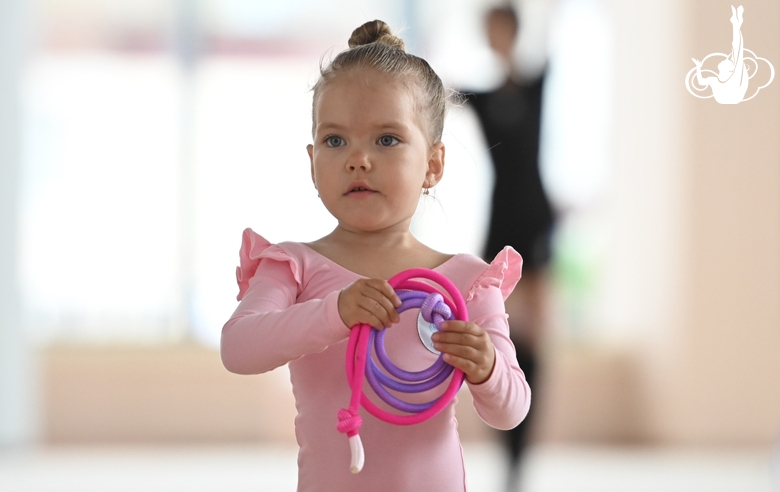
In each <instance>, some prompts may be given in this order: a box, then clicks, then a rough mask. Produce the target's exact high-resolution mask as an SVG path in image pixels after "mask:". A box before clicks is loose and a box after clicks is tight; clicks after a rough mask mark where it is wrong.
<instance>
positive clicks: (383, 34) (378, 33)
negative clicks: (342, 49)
mask: <svg viewBox="0 0 780 492" xmlns="http://www.w3.org/2000/svg"><path fill="white" fill-rule="evenodd" d="M370 43H384V44H387V45H390V46H392V47H393V48H398V49H399V50H401V51H403V50H404V42H403V41H402V40H401V38H399V37H396V36H394V35H393V33H392V31H390V26H388V25H387V24H386V23H385V22H383V21H381V20H373V21H371V22H366V23H365V24H363V25H362V26H360V27H358V28H357V29H355V30H354V31H352V35H351V36H350V37H349V41H348V44H349V47H350V48H356V47H358V46H363V45H364V44H370Z"/></svg>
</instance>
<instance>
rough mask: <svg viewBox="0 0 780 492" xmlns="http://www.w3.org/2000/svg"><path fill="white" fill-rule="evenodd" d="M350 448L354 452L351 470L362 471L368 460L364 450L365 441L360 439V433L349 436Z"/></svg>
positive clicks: (350, 465) (353, 471) (354, 471)
mask: <svg viewBox="0 0 780 492" xmlns="http://www.w3.org/2000/svg"><path fill="white" fill-rule="evenodd" d="M349 450H350V452H351V454H352V461H351V462H350V464H349V471H351V472H352V473H353V474H355V473H360V470H362V469H363V465H364V464H365V462H366V455H365V452H364V451H363V441H361V440H360V435H359V434H355V435H354V436H352V437H350V438H349Z"/></svg>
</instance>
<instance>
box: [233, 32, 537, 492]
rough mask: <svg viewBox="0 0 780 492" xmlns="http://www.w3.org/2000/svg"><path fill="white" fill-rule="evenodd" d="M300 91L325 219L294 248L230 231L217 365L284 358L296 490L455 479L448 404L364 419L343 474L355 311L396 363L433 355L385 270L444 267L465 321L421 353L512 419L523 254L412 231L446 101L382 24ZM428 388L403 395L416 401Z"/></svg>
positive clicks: (524, 387) (269, 364)
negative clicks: (239, 237)
mask: <svg viewBox="0 0 780 492" xmlns="http://www.w3.org/2000/svg"><path fill="white" fill-rule="evenodd" d="M313 93H314V102H313V109H312V120H313V125H312V133H313V144H311V145H309V146H308V149H307V150H308V153H309V157H310V160H311V176H312V181H313V182H314V187H315V188H316V189H317V192H318V193H319V196H320V198H321V200H322V202H323V204H324V205H325V207H326V208H327V209H328V211H329V212H330V213H331V214H332V215H333V216H334V217H335V218H336V219H337V221H338V225H337V227H336V228H335V229H334V230H333V231H332V232H331V233H330V234H328V235H327V236H325V237H323V238H321V239H318V240H316V241H313V242H311V243H305V244H304V243H296V242H283V243H279V244H271V243H270V242H268V241H267V240H265V239H264V238H263V237H261V236H260V235H258V234H256V233H255V232H253V231H252V230H250V229H247V230H246V231H244V235H243V243H242V246H241V250H240V266H239V267H238V269H237V278H238V285H239V294H238V300H239V301H241V302H240V304H239V305H238V308H237V309H236V311H235V313H234V314H233V316H232V317H231V318H230V320H228V322H227V323H226V324H225V326H224V328H223V330H222V343H221V355H222V361H223V363H224V365H225V367H226V368H227V369H228V370H229V371H231V372H235V373H238V374H259V373H263V372H266V371H270V370H272V369H274V368H276V367H279V366H282V365H284V364H288V363H289V369H290V379H291V382H292V387H293V394H294V396H295V402H296V408H297V410H298V415H297V416H296V419H295V434H296V439H297V441H298V445H299V448H300V449H299V453H298V490H299V491H315V490H323V491H336V490H337V491H369V490H370V491H384V490H387V491H393V492H398V491H412V490H414V491H417V490H430V491H462V490H465V488H466V479H465V470H464V464H463V456H462V451H461V446H460V441H459V438H458V432H457V421H456V419H455V409H454V400H453V401H452V402H450V403H449V404H448V405H447V406H446V407H445V409H444V410H443V411H441V412H440V413H439V414H438V415H436V416H435V417H433V418H431V419H429V420H427V421H425V422H423V423H420V424H417V425H412V426H395V425H392V424H388V423H386V422H383V421H381V420H379V419H376V418H374V417H372V416H364V419H363V424H362V427H361V429H360V434H361V435H362V440H363V444H364V446H365V451H366V456H368V457H369V458H368V459H367V460H366V463H365V467H364V468H363V471H362V472H361V473H359V474H352V473H350V470H349V466H348V464H349V462H350V450H349V446H348V445H347V444H346V439H345V438H344V436H343V435H342V434H340V433H339V431H338V430H337V428H336V424H337V421H336V417H335V416H336V415H337V413H338V410H339V409H340V408H342V407H344V406H345V405H346V404H347V402H349V401H350V387H349V384H348V382H347V377H346V373H345V367H344V361H345V356H346V348H347V341H348V338H349V335H350V329H351V327H354V326H356V325H359V324H362V323H365V324H369V325H371V326H373V327H375V328H377V329H384V328H388V329H389V331H388V332H387V336H386V337H385V348H386V350H387V353H388V354H389V356H390V357H391V358H392V359H393V361H394V362H395V363H396V364H397V365H398V366H399V367H402V368H404V369H406V370H408V371H418V370H421V369H424V368H426V367H429V366H431V364H432V363H433V362H434V361H436V360H437V358H438V356H437V355H436V354H435V353H434V352H433V351H432V350H429V349H428V348H426V347H425V345H424V344H423V343H422V342H421V340H420V337H419V335H418V330H417V317H416V316H415V313H413V312H411V311H405V312H402V313H400V314H399V313H398V311H397V308H398V307H399V306H400V305H401V300H400V299H399V297H398V295H397V294H396V292H395V291H394V290H393V289H392V287H391V286H390V285H389V284H388V282H387V280H388V279H390V278H391V277H392V276H394V275H395V274H397V273H399V272H401V271H404V270H407V269H410V268H427V269H431V270H434V271H436V272H438V273H440V274H442V275H444V276H445V277H447V278H448V279H449V280H451V281H452V282H453V283H454V284H455V286H457V288H458V289H459V291H460V293H461V294H462V295H463V298H464V299H465V300H466V306H467V308H468V312H469V321H458V320H453V321H448V322H445V323H443V324H442V326H441V328H442V329H441V331H439V332H437V333H435V334H434V335H433V344H434V349H435V350H436V351H439V352H441V353H442V354H443V356H442V357H443V359H444V361H446V362H447V363H449V364H451V365H452V366H454V367H455V368H457V369H460V370H462V371H463V373H464V375H465V380H466V384H467V386H468V388H469V390H470V392H471V394H472V396H473V400H474V407H475V409H476V411H477V413H478V414H479V415H480V417H481V418H482V419H483V420H484V421H485V422H486V423H487V424H489V425H491V426H493V427H496V428H499V429H509V428H512V427H515V426H516V425H517V424H518V423H520V421H522V420H523V418H524V417H525V415H526V413H527V412H528V408H529V405H530V389H529V387H528V384H527V383H526V381H525V377H524V375H523V372H522V371H521V370H520V368H519V367H518V365H517V361H516V358H515V354H514V347H513V345H512V342H511V341H510V339H509V328H508V324H507V316H506V312H505V308H504V300H505V299H506V298H507V296H508V295H509V294H510V292H511V291H512V290H513V289H514V287H515V284H516V283H517V281H518V280H519V278H520V269H521V266H522V259H521V258H520V255H519V254H518V253H517V252H515V251H514V250H513V249H512V248H511V247H506V248H504V249H503V250H502V251H501V252H500V253H499V254H498V255H497V256H496V257H495V259H494V260H493V261H492V262H491V263H490V264H489V265H488V264H487V263H485V262H484V261H483V260H482V259H480V258H477V257H475V256H472V255H469V254H456V255H447V254H443V253H440V252H438V251H434V250H432V249H431V248H428V247H427V246H425V245H424V244H422V243H420V242H419V241H418V240H417V239H415V237H414V236H413V235H412V234H411V232H410V230H409V226H410V223H411V219H412V215H413V214H414V212H415V210H416V208H417V204H418V202H419V200H420V195H421V194H427V193H428V191H427V190H428V189H429V188H431V187H433V186H435V185H436V184H437V183H438V182H439V181H440V180H441V179H442V176H443V173H444V144H443V143H442V142H441V135H442V130H443V126H444V116H445V109H446V104H447V97H446V95H445V91H444V87H443V84H442V82H441V80H440V79H439V77H438V76H437V75H436V73H435V72H434V71H433V70H432V69H431V67H430V66H429V65H428V63H427V62H425V60H423V59H421V58H419V57H417V56H414V55H411V54H408V53H406V52H405V51H404V44H403V41H401V40H400V39H399V38H397V37H395V36H394V35H393V34H392V33H391V31H390V29H389V28H388V26H387V25H386V24H385V23H384V22H381V21H372V22H368V23H366V24H364V25H362V26H360V27H359V28H357V29H356V30H355V31H354V32H353V33H352V36H351V37H350V39H349V49H347V50H346V51H343V52H341V53H340V54H338V55H337V56H336V58H335V59H334V60H333V61H332V62H331V63H330V64H329V65H328V66H327V67H325V68H324V69H322V70H321V76H320V79H319V81H318V82H317V83H316V84H315V86H314V89H313ZM364 391H365V392H366V393H367V394H368V396H369V397H372V396H374V394H373V392H372V391H371V389H370V388H368V387H367V388H366V389H365V390H364ZM437 391H438V389H437V388H434V389H431V390H428V391H426V392H423V393H420V394H416V395H414V396H413V398H418V399H419V401H430V400H431V399H433V398H435V397H436V396H438V395H437ZM439 393H440V391H439Z"/></svg>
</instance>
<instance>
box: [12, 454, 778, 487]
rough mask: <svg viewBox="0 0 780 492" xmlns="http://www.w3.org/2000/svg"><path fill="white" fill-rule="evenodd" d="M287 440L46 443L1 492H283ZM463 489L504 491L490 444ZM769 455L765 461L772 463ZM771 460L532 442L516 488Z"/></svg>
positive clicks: (734, 474) (683, 474)
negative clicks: (230, 443) (259, 442)
mask: <svg viewBox="0 0 780 492" xmlns="http://www.w3.org/2000/svg"><path fill="white" fill-rule="evenodd" d="M295 453H296V450H295V449H294V448H291V447H270V446H267V447H262V446H243V447H242V446H230V447H216V446H210V447H206V446H194V447H115V446H110V447H109V446H106V447H101V446H89V447H72V446H68V447H65V446H50V447H42V448H32V449H27V450H15V451H10V450H6V451H3V452H0V491H2V492H11V491H13V492H33V491H34V492H92V491H94V492H98V491H100V492H104V491H107V490H111V491H113V492H131V491H132V492H136V491H137V492H175V491H187V492H206V491H214V492H217V491H220V492H221V491H226V490H229V491H231V492H245V491H246V492H249V491H252V492H276V491H279V492H286V491H294V490H295V483H296V464H295ZM464 454H465V459H466V467H467V476H468V482H469V491H471V492H488V491H490V492H493V491H503V490H504V486H503V482H504V477H505V471H506V468H505V463H504V461H503V457H502V453H501V449H500V448H498V447H497V446H496V445H494V444H492V443H468V444H466V445H464ZM773 463H774V464H773ZM777 467H778V463H777V460H776V459H774V460H773V456H772V454H771V453H770V452H768V451H761V450H698V451H697V450H668V449H667V450H664V449H654V448H605V447H572V446H566V447H558V446H537V447H535V448H532V449H531V450H530V452H529V455H528V458H527V460H526V462H525V465H524V473H523V480H522V483H521V486H520V488H519V489H518V491H520V490H522V491H523V492H553V491H555V492H584V491H599V492H644V491H647V492H650V491H653V492H656V491H659V490H663V491H665V492H695V491H706V492H773V491H780V482H778V481H777V479H778V476H777V474H778V471H780V470H778V469H777Z"/></svg>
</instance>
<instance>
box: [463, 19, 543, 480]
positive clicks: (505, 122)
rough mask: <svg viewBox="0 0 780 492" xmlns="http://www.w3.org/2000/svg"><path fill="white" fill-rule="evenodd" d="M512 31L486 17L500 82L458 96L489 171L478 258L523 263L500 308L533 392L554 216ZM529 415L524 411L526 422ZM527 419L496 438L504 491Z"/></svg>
mask: <svg viewBox="0 0 780 492" xmlns="http://www.w3.org/2000/svg"><path fill="white" fill-rule="evenodd" d="M519 28H520V22H519V19H518V16H517V13H516V12H515V10H514V9H513V8H512V7H511V6H509V5H505V6H500V7H495V8H492V9H490V10H489V11H488V12H487V13H486V15H485V29H486V33H487V39H488V42H489V44H490V47H491V49H492V50H493V51H494V52H495V53H496V54H497V55H498V57H499V59H500V60H501V62H502V64H503V66H504V69H505V73H506V77H505V79H504V80H503V82H502V83H501V85H500V86H499V87H497V88H496V89H494V90H491V91H489V92H484V93H472V92H468V91H466V92H465V94H464V95H465V97H466V99H467V102H468V104H469V105H470V106H471V107H472V108H474V110H475V111H476V114H477V116H478V118H479V121H480V123H481V126H482V130H483V133H484V136H485V140H486V142H487V145H488V147H489V149H490V155H491V159H492V161H493V167H494V169H495V181H494V183H495V184H494V188H493V194H492V200H491V211H490V226H489V229H488V237H487V241H486V245H485V249H484V252H483V257H484V258H493V257H494V256H495V255H496V253H498V252H499V251H500V250H501V248H503V247H504V246H505V245H511V246H512V247H513V248H515V249H516V250H517V251H518V252H519V253H520V254H521V255H522V257H523V276H522V279H521V280H520V282H519V283H518V285H517V288H516V289H515V290H514V292H513V293H512V294H511V295H510V296H509V298H508V299H507V300H506V310H507V313H508V315H509V327H510V335H511V338H512V341H513V343H514V345H515V349H516V351H517V361H518V363H519V365H520V368H521V369H522V370H523V372H525V376H526V379H527V381H528V383H529V385H530V386H531V387H532V388H535V386H534V383H535V382H536V381H537V379H536V373H537V365H538V352H539V343H540V338H541V336H542V332H543V327H544V325H545V304H546V303H545V292H546V290H547V266H548V263H549V261H550V257H551V246H550V236H551V231H552V228H553V225H554V222H555V217H554V213H553V209H552V206H551V204H550V200H549V199H548V196H547V194H546V193H545V190H544V187H543V185H542V180H541V176H540V172H539V133H540V126H541V108H542V88H543V84H544V73H543V72H542V74H539V75H537V76H536V77H533V78H529V77H528V76H527V75H525V74H523V73H522V71H521V70H520V69H519V68H518V67H517V66H516V64H515V63H514V61H513V49H514V47H515V46H516V40H517V39H518V33H519ZM536 394H537V395H538V393H536ZM533 414H534V412H533V410H532V411H531V412H530V413H529V418H530V416H531V415H533ZM529 418H526V420H524V421H523V422H522V423H521V424H520V425H518V426H517V427H515V428H514V429H512V430H509V431H505V432H502V436H501V437H502V440H503V441H504V444H505V446H506V451H507V453H508V458H509V472H508V477H507V483H506V485H507V490H517V487H518V483H519V475H520V465H521V459H522V456H523V451H524V450H525V448H526V446H527V443H528V433H529V425H532V424H531V422H533V419H532V418H530V419H531V420H530V422H529Z"/></svg>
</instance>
